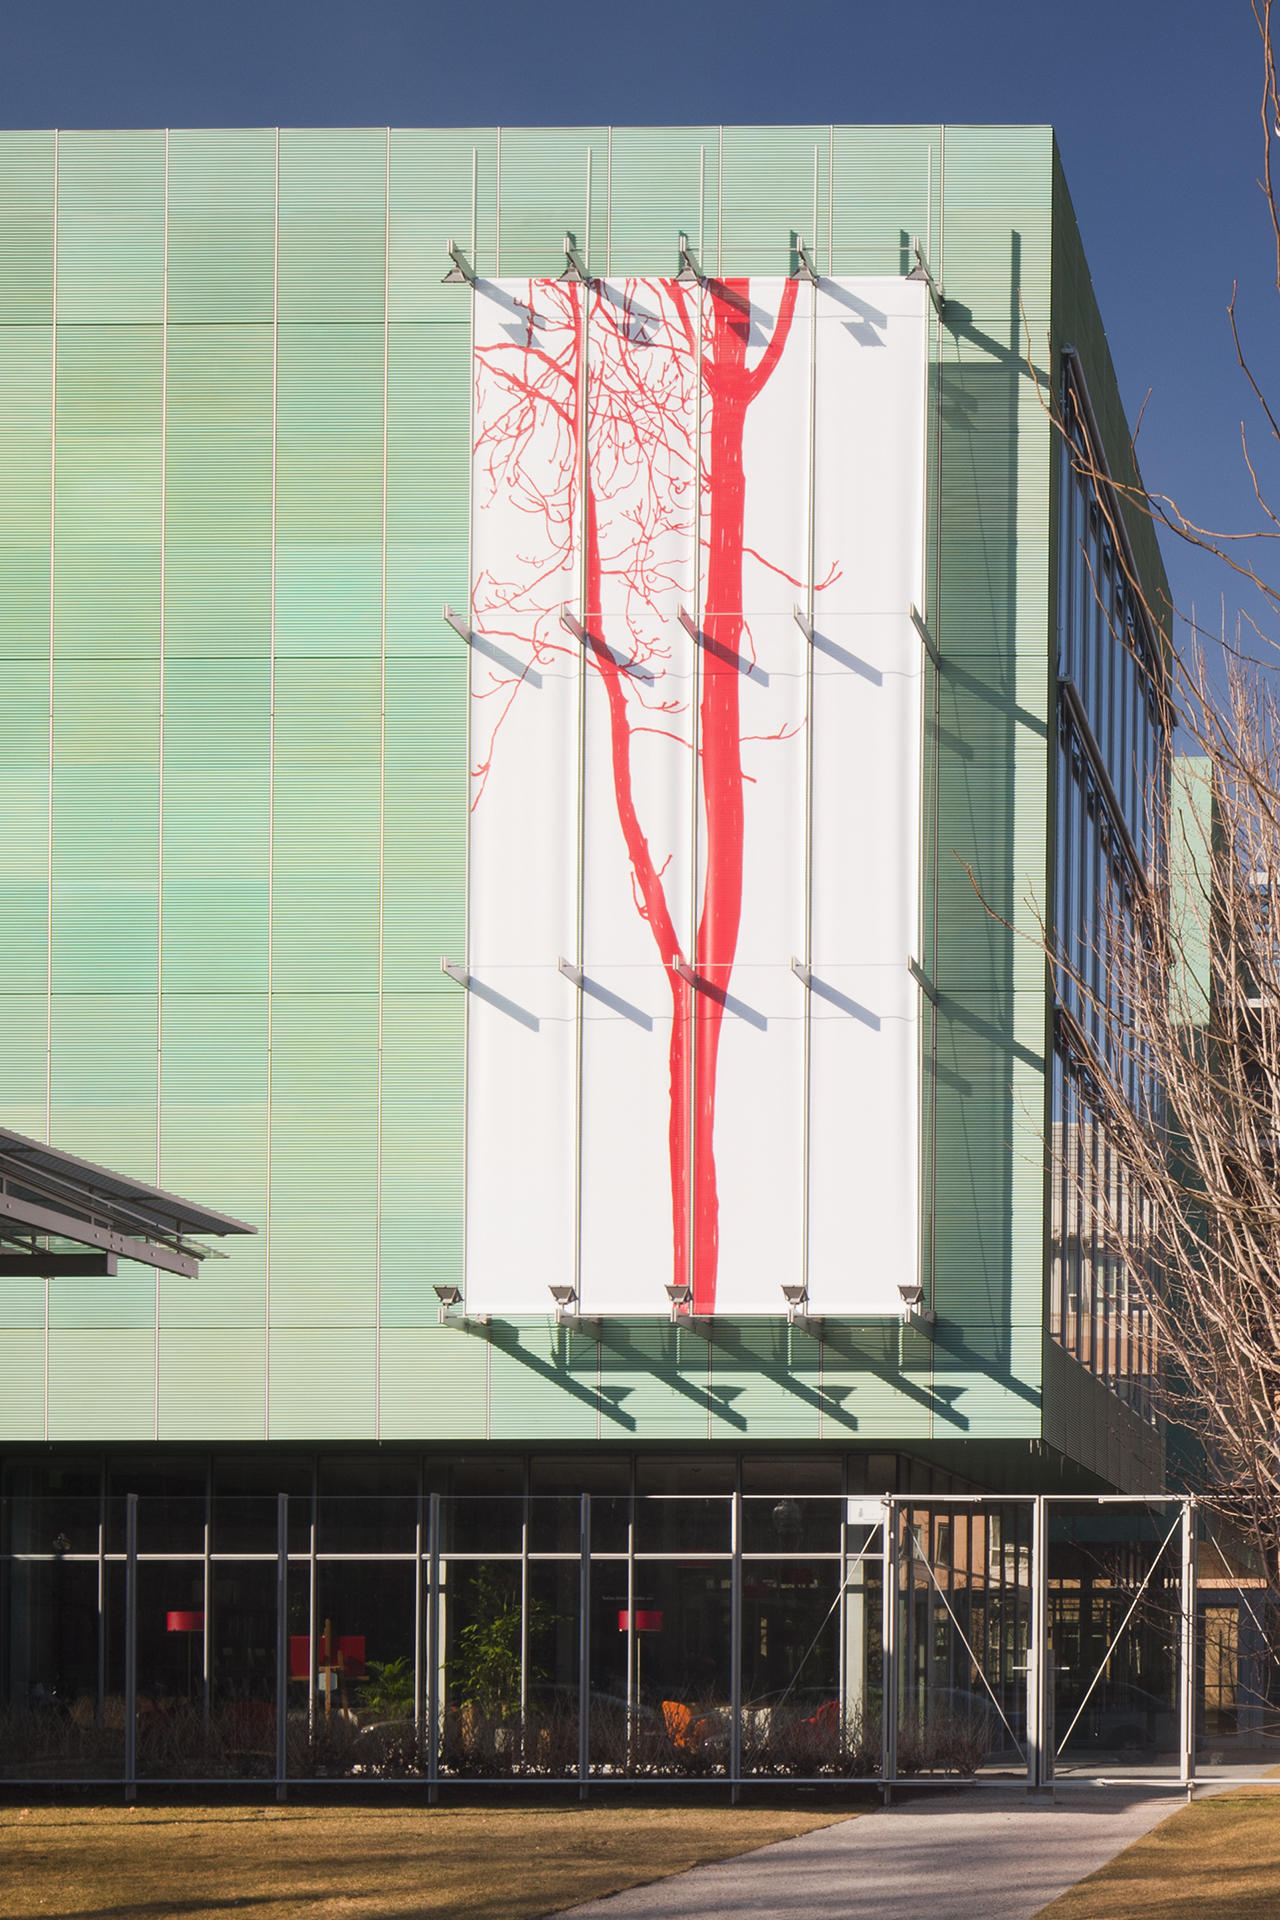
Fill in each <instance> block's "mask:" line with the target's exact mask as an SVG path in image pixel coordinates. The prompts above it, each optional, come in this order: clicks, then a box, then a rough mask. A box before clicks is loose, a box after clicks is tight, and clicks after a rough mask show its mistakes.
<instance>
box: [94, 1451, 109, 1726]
mask: <svg viewBox="0 0 1280 1920" xmlns="http://www.w3.org/2000/svg"><path fill="white" fill-rule="evenodd" d="M106 1717H107V1467H106V1462H105V1460H104V1461H103V1464H102V1466H101V1468H100V1470H99V1473H98V1697H97V1699H96V1700H95V1701H94V1709H93V1724H94V1726H95V1727H96V1728H97V1729H98V1732H99V1733H101V1731H102V1728H103V1724H104V1722H105V1720H106Z"/></svg>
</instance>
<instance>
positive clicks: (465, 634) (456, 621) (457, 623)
mask: <svg viewBox="0 0 1280 1920" xmlns="http://www.w3.org/2000/svg"><path fill="white" fill-rule="evenodd" d="M440 611H441V613H442V614H443V615H444V618H445V621H446V623H447V624H448V625H449V626H451V627H452V628H453V630H454V632H455V633H456V634H457V636H458V638H459V639H460V640H465V641H466V643H467V645H468V646H470V645H471V629H470V627H469V626H468V625H467V623H466V621H465V620H464V619H463V617H462V615H461V614H460V613H455V612H454V610H453V608H452V607H451V606H450V605H449V602H448V601H447V600H446V601H445V603H444V605H443V606H442V607H441V609H440Z"/></svg>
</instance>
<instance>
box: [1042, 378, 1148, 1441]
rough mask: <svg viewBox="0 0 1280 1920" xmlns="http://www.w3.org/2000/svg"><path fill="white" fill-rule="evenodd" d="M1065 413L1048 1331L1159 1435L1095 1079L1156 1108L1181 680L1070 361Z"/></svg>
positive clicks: (1127, 1236)
mask: <svg viewBox="0 0 1280 1920" xmlns="http://www.w3.org/2000/svg"><path fill="white" fill-rule="evenodd" d="M1062 407H1063V421H1064V426H1065V428H1066V431H1065V433H1064V434H1063V435H1062V436H1061V438H1060V442H1059V449H1060V450H1059V455H1058V459H1059V472H1058V502H1059V526H1058V611H1057V625H1058V712H1057V781H1056V794H1057V800H1056V808H1057V817H1056V832H1055V900H1054V937H1055V943H1056V944H1055V951H1056V954H1057V957H1058V961H1059V964H1058V965H1057V966H1056V967H1055V969H1054V984H1055V992H1056V996H1057V1016H1058V1017H1057V1021H1056V1046H1055V1056H1054V1062H1053V1071H1052V1077H1051V1100H1052V1122H1051V1125H1052V1151H1053V1170H1054V1179H1053V1191H1052V1212H1051V1264H1050V1285H1049V1324H1050V1331H1051V1333H1052V1335H1053V1337H1054V1339H1055V1340H1057V1341H1058V1342H1059V1343H1060V1344H1061V1345H1062V1346H1064V1347H1065V1348H1066V1350H1067V1351H1068V1352H1069V1353H1071V1354H1073V1355H1074V1356H1075V1357H1076V1358H1077V1359H1078V1360H1079V1361H1080V1362H1081V1363H1082V1364H1083V1365H1084V1366H1086V1367H1088V1368H1089V1369H1090V1371H1091V1372H1093V1373H1096V1374H1097V1375H1099V1377H1100V1378H1102V1379H1103V1380H1105V1381H1106V1382H1107V1384H1108V1385H1109V1386H1110V1387H1111V1388H1112V1389H1113V1391H1114V1392H1116V1393H1117V1394H1118V1395H1119V1396H1120V1397H1121V1398H1122V1399H1125V1400H1127V1401H1128V1402H1129V1403H1130V1404H1131V1405H1133V1406H1134V1407H1136V1408H1137V1409H1138V1411H1140V1412H1141V1413H1143V1414H1144V1415H1146V1416H1148V1417H1150V1416H1151V1404H1150V1401H1151V1392H1150V1389H1151V1382H1152V1376H1153V1373H1154V1370H1155V1365H1156V1354H1155V1347H1154V1340H1153V1334H1152V1327H1151V1321H1150V1316H1149V1314H1148V1313H1147V1311H1146V1310H1145V1308H1144V1307H1143V1305H1142V1301H1141V1298H1140V1297H1139V1291H1138V1290H1137V1289H1135V1288H1134V1287H1133V1286H1132V1285H1131V1278H1132V1273H1133V1266H1132V1264H1126V1262H1125V1261H1124V1260H1122V1259H1120V1258H1119V1257H1118V1256H1117V1254H1116V1252H1115V1248H1116V1247H1117V1246H1118V1245H1124V1246H1126V1247H1127V1248H1128V1249H1129V1259H1130V1263H1132V1262H1133V1261H1134V1260H1135V1259H1136V1260H1137V1261H1139V1262H1141V1261H1144V1260H1147V1259H1149V1258H1151V1257H1152V1255H1151V1253H1150V1249H1151V1244H1152V1238H1151V1219H1150V1206H1149V1202H1148V1201H1147V1199H1146V1197H1145V1196H1144V1195H1143V1194H1142V1193H1141V1192H1139V1191H1138V1190H1137V1188H1136V1185H1135V1183H1134V1181H1133V1179H1132V1176H1131V1175H1130V1173H1129V1171H1128V1169H1127V1167H1126V1166H1125V1165H1124V1164H1123V1163H1122V1162H1121V1161H1120V1159H1119V1157H1118V1155H1117V1154H1116V1152H1115V1149H1114V1147H1113V1146H1112V1144H1111V1142H1110V1140H1109V1139H1108V1137H1107V1132H1106V1129H1105V1128H1104V1126H1103V1124H1102V1120H1101V1118H1100V1112H1099V1102H1098V1098H1097V1093H1096V1082H1095V1077H1094V1073H1093V1072H1092V1071H1091V1064H1092V1065H1093V1066H1095V1067H1096V1066H1097V1065H1101V1064H1105V1066H1106V1067H1107V1068H1108V1069H1109V1070H1114V1069H1118V1071H1119V1072H1120V1074H1121V1075H1122V1077H1123V1081H1124V1084H1125V1086H1126V1091H1127V1093H1128V1097H1129V1098H1130V1099H1131V1100H1132V1101H1133V1102H1134V1103H1135V1104H1137V1103H1138V1102H1140V1101H1146V1100H1149V1099H1152V1098H1153V1097H1154V1093H1153V1088H1152V1084H1151V1062H1150V1059H1149V1057H1148V1056H1147V1054H1146V1052H1145V1051H1144V1049H1143V1048H1142V1046H1141V1044H1140V1043H1139V1044H1135V1043H1134V1042H1133V1041H1132V1040H1131V1039H1129V1038H1127V1037H1126V1039H1125V1041H1124V1043H1123V1046H1121V1045H1120V1044H1119V1041H1120V1036H1130V1035H1132V1031H1133V1022H1132V1020H1131V1017H1130V1016H1131V1012H1132V1006H1131V993H1132V984H1133V979H1134V973H1135V961H1136V956H1137V941H1138V939H1139V938H1140V931H1139V921H1140V910H1141V902H1142V899H1143V896H1144V895H1146V894H1149V893H1152V892H1155V891H1158V890H1159V889H1160V888H1162V887H1163V885H1164V880H1165V846H1164V832H1165V827H1164V822H1165V809H1166V799H1167V794H1166V782H1167V764H1168V739H1167V727H1166V722H1165V707H1164V692H1163V688H1164V672H1163V666H1162V661H1161V654H1160V642H1159V638H1158V635H1157V634H1156V632H1155V629H1154V627H1153V625H1152V623H1151V621H1150V619H1149V617H1148V615H1147V613H1146V610H1145V609H1144V607H1143V606H1142V604H1141V601H1140V599H1139V597H1138V594H1137V593H1136V591H1135V588H1134V585H1133V581H1134V578H1135V574H1134V568H1133V564H1132V561H1131V558H1130V556H1129V555H1128V553H1127V550H1126V549H1125V548H1124V545H1123V539H1124V536H1123V528H1122V526H1121V524H1120V521H1119V517H1118V511H1117V509H1116V506H1115V503H1114V499H1112V500H1107V499H1105V498H1104V497H1103V496H1102V494H1101V493H1100V491H1099V487H1098V485H1097V484H1096V482H1095V479H1094V477H1093V476H1094V475H1095V474H1097V473H1105V467H1104V465H1103V462H1102V457H1101V449H1100V447H1099V446H1098V443H1097V439H1096V436H1095V434H1094V432H1093V428H1092V422H1091V415H1090V412H1089V407H1088V403H1087V399H1086V397H1085V395H1084V393H1083V389H1082V388H1081V387H1080V385H1079V381H1078V375H1077V373H1076V372H1075V370H1074V365H1073V363H1072V362H1070V361H1068V363H1067V370H1066V373H1065V374H1064V384H1063V393H1062ZM1073 448H1074V449H1079V450H1081V451H1082V453H1083V455H1084V465H1083V466H1082V464H1081V461H1080V459H1079V458H1078V457H1077V455H1076V454H1075V453H1074V452H1073ZM1086 468H1087V470H1086Z"/></svg>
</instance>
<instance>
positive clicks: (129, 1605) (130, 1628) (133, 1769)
mask: <svg viewBox="0 0 1280 1920" xmlns="http://www.w3.org/2000/svg"><path fill="white" fill-rule="evenodd" d="M124 1797H125V1799H126V1800H136V1799H137V1797H138V1496H137V1494H136V1493H127V1494H126V1495H125V1498H124Z"/></svg>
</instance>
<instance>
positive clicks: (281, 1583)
mask: <svg viewBox="0 0 1280 1920" xmlns="http://www.w3.org/2000/svg"><path fill="white" fill-rule="evenodd" d="M311 1627H312V1637H313V1639H314V1634H315V1622H314V1620H313V1621H312V1622H311ZM288 1716H289V1496H288V1494H287V1493H278V1494H277V1495H276V1799H277V1800H283V1799H285V1798H286V1797H287V1795H288V1791H289V1788H288V1783H287V1774H288V1767H289V1747H288V1738H287V1736H288V1730H289V1729H288Z"/></svg>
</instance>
